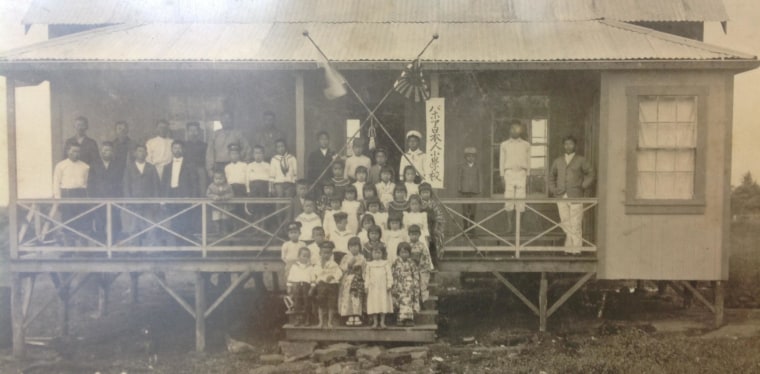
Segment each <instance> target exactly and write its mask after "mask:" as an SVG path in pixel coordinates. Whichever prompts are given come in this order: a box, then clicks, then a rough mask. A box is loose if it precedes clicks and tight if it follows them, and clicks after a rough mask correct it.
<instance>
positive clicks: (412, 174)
mask: <svg viewBox="0 0 760 374" xmlns="http://www.w3.org/2000/svg"><path fill="white" fill-rule="evenodd" d="M416 180H417V171H415V170H414V166H412V165H407V166H406V167H405V168H404V186H405V187H406V193H407V194H408V195H410V196H411V195H416V194H419V193H420V189H419V184H418V183H416Z"/></svg>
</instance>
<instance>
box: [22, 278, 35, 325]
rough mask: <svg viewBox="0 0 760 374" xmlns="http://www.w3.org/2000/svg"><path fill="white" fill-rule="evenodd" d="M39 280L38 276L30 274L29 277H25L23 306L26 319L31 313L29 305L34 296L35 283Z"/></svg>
mask: <svg viewBox="0 0 760 374" xmlns="http://www.w3.org/2000/svg"><path fill="white" fill-rule="evenodd" d="M36 279H37V274H29V275H28V276H26V277H24V288H25V289H26V290H25V291H24V304H23V311H24V318H26V316H27V315H28V313H29V305H30V304H31V303H32V295H34V283H35V281H36Z"/></svg>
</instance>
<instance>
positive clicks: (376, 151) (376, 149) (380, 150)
mask: <svg viewBox="0 0 760 374" xmlns="http://www.w3.org/2000/svg"><path fill="white" fill-rule="evenodd" d="M378 153H382V154H384V155H386V156H387V155H388V150H387V149H385V148H383V147H380V148H375V156H377V154H378Z"/></svg>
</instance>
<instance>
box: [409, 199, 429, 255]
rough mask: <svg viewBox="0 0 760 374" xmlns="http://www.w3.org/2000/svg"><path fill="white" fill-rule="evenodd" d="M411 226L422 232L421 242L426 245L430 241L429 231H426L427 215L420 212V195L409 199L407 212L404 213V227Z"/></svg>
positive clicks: (422, 211)
mask: <svg viewBox="0 0 760 374" xmlns="http://www.w3.org/2000/svg"><path fill="white" fill-rule="evenodd" d="M411 225H417V226H419V228H420V230H422V231H421V232H422V237H423V240H424V241H425V242H426V243H427V242H428V241H429V240H430V231H429V230H428V214H427V212H425V211H424V210H422V199H421V198H420V195H412V196H410V197H409V211H408V212H404V227H409V226H411Z"/></svg>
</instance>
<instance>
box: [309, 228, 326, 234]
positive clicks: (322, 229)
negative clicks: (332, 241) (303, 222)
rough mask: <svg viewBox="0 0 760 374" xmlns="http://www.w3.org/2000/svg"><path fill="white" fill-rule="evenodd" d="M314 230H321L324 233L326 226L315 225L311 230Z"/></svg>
mask: <svg viewBox="0 0 760 374" xmlns="http://www.w3.org/2000/svg"><path fill="white" fill-rule="evenodd" d="M314 231H319V232H321V233H323V234H324V233H325V228H324V227H322V226H314V227H312V229H311V232H312V233H314Z"/></svg>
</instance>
